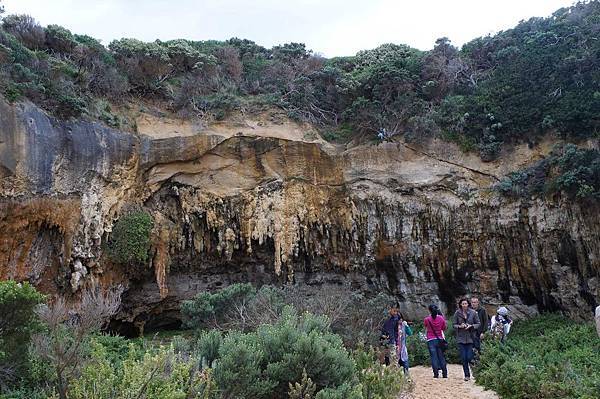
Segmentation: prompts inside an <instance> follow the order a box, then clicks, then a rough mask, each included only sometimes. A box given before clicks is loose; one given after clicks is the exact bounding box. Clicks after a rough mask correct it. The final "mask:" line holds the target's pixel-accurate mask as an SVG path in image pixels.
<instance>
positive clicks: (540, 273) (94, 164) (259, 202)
mask: <svg viewBox="0 0 600 399" xmlns="http://www.w3.org/2000/svg"><path fill="white" fill-rule="evenodd" d="M248 125H249V126H253V125H252V124H248ZM286 126H287V125H281V126H280V129H279V130H278V128H277V126H270V127H268V128H263V130H264V131H266V132H269V131H277V132H278V134H277V136H278V137H265V136H261V135H256V134H253V131H252V130H248V131H243V130H242V131H240V132H239V133H238V134H236V135H229V136H225V135H219V134H215V133H214V129H213V130H210V129H209V130H208V132H210V133H206V134H204V133H202V132H200V133H198V134H195V135H186V136H177V135H174V136H173V135H160V137H151V136H145V135H135V134H129V133H125V132H120V131H118V130H114V129H110V128H107V127H104V126H102V125H99V124H97V123H91V122H85V121H77V122H60V121H56V120H54V119H52V118H50V117H48V116H47V115H45V114H44V113H43V112H42V111H40V110H39V109H37V108H36V107H34V106H32V105H31V104H20V105H17V106H9V105H7V104H5V103H2V102H1V101H0V164H1V167H0V172H1V173H2V175H1V178H2V181H1V183H0V188H1V190H2V191H1V194H2V198H1V201H0V202H1V204H0V205H1V206H0V210H1V212H2V213H1V214H0V227H2V231H1V232H0V235H1V240H2V241H1V245H0V278H3V279H6V278H14V279H18V280H30V281H32V283H34V284H36V285H38V286H39V287H41V289H43V290H44V291H46V292H48V293H52V294H58V295H64V296H67V297H70V298H73V299H74V300H76V298H77V295H78V292H80V291H81V289H83V288H85V287H86V286H98V285H99V286H101V287H104V288H108V287H110V286H113V285H121V286H122V287H123V288H124V291H123V292H124V293H123V297H122V307H121V311H120V313H119V315H117V316H116V320H117V321H120V322H121V324H122V325H128V326H130V327H131V328H133V329H135V330H137V331H139V330H140V329H142V328H143V327H144V326H147V327H148V326H150V327H160V326H164V325H170V324H172V323H177V320H178V318H179V315H178V308H179V304H180V302H181V301H182V300H183V299H187V298H191V297H192V296H194V295H195V294H196V293H198V292H200V291H203V290H212V289H217V288H219V287H222V286H224V285H227V284H231V283H233V282H241V281H252V282H255V283H256V284H266V283H274V284H303V285H307V286H310V287H314V289H327V288H328V287H337V288H340V287H342V288H344V289H347V290H360V291H363V292H364V293H366V294H367V295H370V294H375V293H377V292H378V291H381V290H384V291H387V292H390V293H392V294H394V295H395V296H396V297H397V298H398V299H399V300H400V301H401V303H402V306H403V310H404V311H405V313H406V314H407V315H408V316H409V317H420V316H421V315H423V314H424V312H425V309H426V306H427V304H429V303H431V302H440V303H442V304H443V306H447V307H450V306H453V303H454V301H455V299H456V298H457V297H458V296H460V295H463V294H477V295H480V296H481V297H482V298H483V300H484V303H486V304H487V305H488V306H489V307H490V308H492V307H494V306H496V305H499V304H509V305H510V307H511V309H512V310H513V314H515V315H517V316H527V315H532V314H535V313H537V312H539V311H544V310H562V311H564V312H565V313H567V314H569V315H571V316H573V317H585V315H586V314H587V313H588V312H589V311H590V309H592V307H593V306H594V305H596V303H597V302H598V297H599V295H600V291H599V290H600V281H599V269H600V234H599V233H600V220H599V219H600V216H599V215H600V212H598V211H599V207H598V204H587V205H586V206H585V207H581V206H580V205H578V204H576V203H573V202H569V201H565V200H562V201H561V200H557V201H554V202H550V201H543V200H539V199H529V200H527V201H507V200H504V199H501V198H498V197H497V196H496V195H495V194H494V192H493V191H492V190H490V186H491V185H492V184H493V183H495V182H496V181H497V180H498V179H499V178H500V177H501V176H503V175H504V174H506V173H508V172H510V171H511V170H515V169H517V168H518V167H521V166H523V165H524V164H526V163H527V162H532V161H534V160H535V159H536V158H539V157H540V156H542V155H543V151H542V152H540V151H541V150H538V152H536V151H535V150H531V149H527V148H517V149H516V150H513V151H511V152H509V153H506V154H505V156H503V157H502V158H501V159H503V163H497V164H483V163H481V162H480V161H479V160H477V159H476V158H475V157H473V156H470V155H464V154H462V153H460V151H458V150H457V149H456V148H454V147H452V146H451V145H449V144H447V143H440V142H432V143H430V145H429V146H428V147H426V148H421V147H420V148H413V147H411V146H408V145H406V144H404V143H402V142H398V143H381V144H378V145H369V146H358V147H353V148H340V147H334V146H331V145H328V144H326V143H322V142H319V141H314V140H312V141H311V140H306V141H305V140H302V139H299V135H298V129H299V128H298V126H295V127H294V135H293V137H292V138H293V140H291V139H289V138H286V136H285V128H286ZM261 132H262V130H261ZM254 133H256V132H254ZM542 147H543V146H542ZM131 205H137V206H142V207H144V208H145V209H146V210H147V211H148V212H150V213H151V214H152V216H153V218H154V221H155V229H154V231H153V237H152V242H153V245H152V257H151V258H152V260H151V262H150V264H149V265H147V267H145V268H142V269H141V270H140V269H139V268H137V269H136V270H132V267H133V266H130V265H114V264H112V263H111V262H110V261H109V260H108V259H107V257H106V256H104V254H103V242H104V241H106V239H107V237H108V235H109V233H110V230H111V228H112V224H113V222H114V220H115V219H116V218H117V217H118V216H119V214H120V213H121V212H123V210H124V209H127V207H128V206H131Z"/></svg>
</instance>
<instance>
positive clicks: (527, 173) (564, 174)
mask: <svg viewBox="0 0 600 399" xmlns="http://www.w3.org/2000/svg"><path fill="white" fill-rule="evenodd" d="M495 188H496V190H498V191H499V192H500V193H502V194H504V195H508V196H513V197H527V196H535V195H542V194H547V195H554V194H557V193H564V194H565V195H566V196H568V197H569V198H572V199H577V200H589V201H594V200H596V201H597V200H598V199H600V151H598V150H595V149H583V148H578V147H577V146H575V145H573V144H568V145H566V146H564V147H558V148H555V149H554V150H553V151H552V153H551V154H550V156H548V157H547V158H546V159H542V160H540V161H538V162H536V163H535V164H533V165H532V166H530V167H528V168H525V169H522V170H520V171H517V172H513V173H511V174H510V175H508V176H507V177H506V178H505V179H503V180H502V181H501V182H500V183H498V184H497V185H496V186H495Z"/></svg>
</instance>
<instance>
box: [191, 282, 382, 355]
mask: <svg viewBox="0 0 600 399" xmlns="http://www.w3.org/2000/svg"><path fill="white" fill-rule="evenodd" d="M393 302H394V299H393V298H392V297H391V296H389V295H386V294H384V293H380V294H379V295H377V296H375V297H373V298H365V297H364V296H363V295H361V294H359V293H355V292H351V291H350V290H335V289H332V290H327V291H320V292H316V293H311V294H310V295H309V294H308V293H306V292H304V291H303V290H302V289H301V288H299V287H286V288H285V289H280V288H275V287H272V286H263V287H261V289H260V290H258V291H257V290H256V289H255V288H254V287H253V286H252V285H251V284H232V285H230V286H228V287H226V288H224V289H221V290H218V291H216V292H203V293H200V294H198V295H197V296H196V297H195V298H194V299H192V300H189V301H184V302H183V304H182V306H181V312H182V315H183V318H184V324H185V325H186V326H187V327H189V328H202V329H206V328H217V329H220V330H231V329H235V330H242V331H246V330H248V329H255V328H256V327H257V326H259V325H261V324H265V323H275V322H277V321H278V320H279V319H280V317H281V315H282V312H283V309H284V308H285V306H286V305H290V306H292V307H293V308H295V309H296V310H298V311H299V312H300V313H304V312H306V313H311V314H315V315H322V316H326V317H327V320H328V323H329V325H330V327H331V330H332V331H333V332H334V333H336V334H338V335H340V336H341V337H342V339H343V340H344V343H345V344H346V345H347V346H356V345H358V344H360V343H363V344H367V345H376V344H377V339H378V337H379V335H378V334H379V329H380V327H381V324H382V323H383V320H384V319H385V317H387V311H388V309H389V306H390V304H392V303H393Z"/></svg>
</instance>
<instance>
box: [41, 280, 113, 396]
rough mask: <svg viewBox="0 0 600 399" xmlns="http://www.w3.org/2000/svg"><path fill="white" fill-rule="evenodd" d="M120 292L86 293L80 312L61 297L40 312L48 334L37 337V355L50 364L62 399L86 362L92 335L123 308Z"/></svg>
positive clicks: (82, 298)
mask: <svg viewBox="0 0 600 399" xmlns="http://www.w3.org/2000/svg"><path fill="white" fill-rule="evenodd" d="M120 294H121V292H120V291H110V292H108V293H106V294H100V293H98V292H95V291H85V292H84V293H83V294H82V297H81V304H80V305H79V307H78V308H72V307H70V306H68V305H67V303H66V302H65V300H64V298H62V297H59V298H58V299H56V300H55V301H54V303H52V304H50V305H48V306H43V307H42V308H40V309H39V310H38V312H37V313H38V315H39V317H40V319H41V320H42V321H43V322H44V323H45V324H46V331H45V332H43V333H39V334H36V335H34V337H33V343H34V346H33V348H34V351H35V353H36V354H37V355H39V356H40V358H41V359H42V360H45V361H47V362H48V363H49V364H50V366H51V367H52V368H53V370H54V372H55V373H56V388H57V390H58V394H59V397H60V399H67V391H68V388H69V381H70V380H71V379H72V378H73V377H74V376H75V375H76V374H77V372H78V371H79V368H80V366H81V364H82V362H83V360H84V358H85V354H86V343H87V341H88V338H89V336H90V334H91V333H93V332H96V331H99V330H100V329H101V328H102V327H104V326H105V324H106V323H107V321H108V319H109V318H110V316H112V315H113V314H115V313H116V311H117V310H118V308H119V305H120V300H119V298H120Z"/></svg>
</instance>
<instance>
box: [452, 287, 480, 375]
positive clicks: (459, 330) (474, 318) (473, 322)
mask: <svg viewBox="0 0 600 399" xmlns="http://www.w3.org/2000/svg"><path fill="white" fill-rule="evenodd" d="M453 321H454V323H453V324H454V331H455V332H456V343H457V344H458V352H459V353H460V360H461V362H462V366H463V372H464V374H465V381H469V380H470V379H471V371H470V369H469V365H470V363H471V360H473V342H474V341H473V334H477V331H478V329H479V325H480V324H481V323H480V322H479V316H478V315H477V312H476V311H474V310H473V309H471V304H470V303H469V300H468V299H467V298H461V299H460V301H459V302H458V309H457V310H456V312H455V313H454V319H453Z"/></svg>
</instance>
